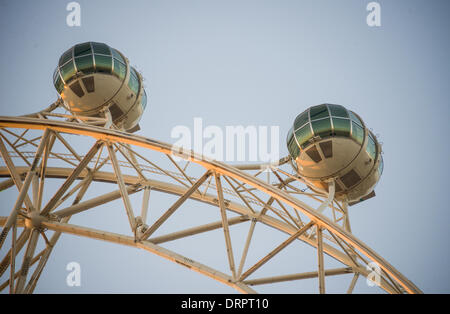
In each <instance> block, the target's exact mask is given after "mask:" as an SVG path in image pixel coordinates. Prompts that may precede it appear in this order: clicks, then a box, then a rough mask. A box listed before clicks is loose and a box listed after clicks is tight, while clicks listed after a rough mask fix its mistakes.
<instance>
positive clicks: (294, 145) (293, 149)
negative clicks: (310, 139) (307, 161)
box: [287, 128, 300, 159]
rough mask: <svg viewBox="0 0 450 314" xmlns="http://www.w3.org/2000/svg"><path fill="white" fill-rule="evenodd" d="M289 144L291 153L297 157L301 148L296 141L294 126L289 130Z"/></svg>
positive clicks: (293, 156)
mask: <svg viewBox="0 0 450 314" xmlns="http://www.w3.org/2000/svg"><path fill="white" fill-rule="evenodd" d="M287 146H288V151H289V154H290V155H291V156H292V158H294V159H296V158H297V157H298V155H299V154H300V149H299V148H298V145H297V142H296V141H295V138H294V129H293V128H291V129H290V130H289V132H288V138H287Z"/></svg>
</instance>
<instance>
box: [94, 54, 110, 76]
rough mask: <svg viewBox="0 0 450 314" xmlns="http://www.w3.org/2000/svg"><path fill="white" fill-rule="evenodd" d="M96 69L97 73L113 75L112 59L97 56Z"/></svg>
mask: <svg viewBox="0 0 450 314" xmlns="http://www.w3.org/2000/svg"><path fill="white" fill-rule="evenodd" d="M95 68H96V70H97V72H102V73H111V71H112V58H111V57H107V56H100V55H95Z"/></svg>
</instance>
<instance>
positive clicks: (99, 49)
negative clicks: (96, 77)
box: [92, 43, 111, 56]
mask: <svg viewBox="0 0 450 314" xmlns="http://www.w3.org/2000/svg"><path fill="white" fill-rule="evenodd" d="M92 47H93V48H94V53H99V54H102V55H108V56H110V55H111V50H110V49H109V47H108V45H106V44H103V43H92Z"/></svg>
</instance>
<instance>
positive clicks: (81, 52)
mask: <svg viewBox="0 0 450 314" xmlns="http://www.w3.org/2000/svg"><path fill="white" fill-rule="evenodd" d="M73 53H74V55H75V57H78V56H85V55H88V54H92V49H91V43H89V42H88V43H83V44H79V45H76V46H75V51H74V52H73Z"/></svg>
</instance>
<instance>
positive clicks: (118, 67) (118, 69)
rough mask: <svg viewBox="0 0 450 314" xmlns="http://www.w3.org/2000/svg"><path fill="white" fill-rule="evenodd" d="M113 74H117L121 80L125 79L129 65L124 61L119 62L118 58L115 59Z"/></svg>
mask: <svg viewBox="0 0 450 314" xmlns="http://www.w3.org/2000/svg"><path fill="white" fill-rule="evenodd" d="M113 74H114V75H115V76H117V77H118V78H119V79H120V80H121V81H123V80H124V79H125V76H126V75H127V66H126V65H125V64H123V63H122V62H119V61H117V60H116V59H114V71H113Z"/></svg>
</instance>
